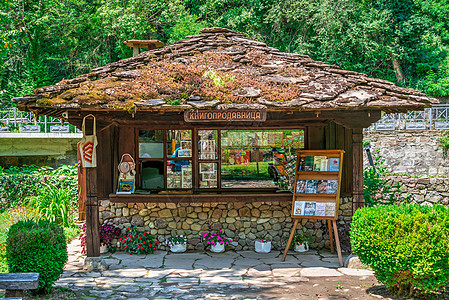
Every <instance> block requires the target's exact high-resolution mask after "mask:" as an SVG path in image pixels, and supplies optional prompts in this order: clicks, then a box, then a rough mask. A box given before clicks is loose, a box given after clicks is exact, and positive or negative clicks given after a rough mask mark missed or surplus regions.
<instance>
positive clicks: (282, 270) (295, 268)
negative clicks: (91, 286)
mask: <svg viewBox="0 0 449 300" xmlns="http://www.w3.org/2000/svg"><path fill="white" fill-rule="evenodd" d="M271 271H272V272H273V276H276V277H278V276H282V277H291V276H296V275H298V274H299V272H300V271H301V267H300V265H298V264H295V265H285V264H273V265H271Z"/></svg>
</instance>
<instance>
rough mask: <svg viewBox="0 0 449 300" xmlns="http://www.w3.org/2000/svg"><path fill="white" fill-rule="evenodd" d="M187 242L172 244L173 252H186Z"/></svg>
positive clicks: (171, 249)
mask: <svg viewBox="0 0 449 300" xmlns="http://www.w3.org/2000/svg"><path fill="white" fill-rule="evenodd" d="M186 249H187V244H177V245H172V246H170V251H171V252H186Z"/></svg>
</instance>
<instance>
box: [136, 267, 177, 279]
mask: <svg viewBox="0 0 449 300" xmlns="http://www.w3.org/2000/svg"><path fill="white" fill-rule="evenodd" d="M175 271H176V270H173V269H157V270H148V273H147V274H146V275H145V276H144V277H142V278H148V279H152V280H154V281H157V280H160V279H162V278H164V277H165V276H167V275H169V274H171V273H173V272H175Z"/></svg>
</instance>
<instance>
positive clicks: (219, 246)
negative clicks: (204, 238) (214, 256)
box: [210, 243, 225, 253]
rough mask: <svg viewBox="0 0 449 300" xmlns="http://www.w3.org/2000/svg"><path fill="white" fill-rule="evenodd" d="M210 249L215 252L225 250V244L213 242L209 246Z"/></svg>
mask: <svg viewBox="0 0 449 300" xmlns="http://www.w3.org/2000/svg"><path fill="white" fill-rule="evenodd" d="M210 251H212V252H215V253H220V252H224V251H225V245H224V244H218V243H217V244H214V245H212V246H210Z"/></svg>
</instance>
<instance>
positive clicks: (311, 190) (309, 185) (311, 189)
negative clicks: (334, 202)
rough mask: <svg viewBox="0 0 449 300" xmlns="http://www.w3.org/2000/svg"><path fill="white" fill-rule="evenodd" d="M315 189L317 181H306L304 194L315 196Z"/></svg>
mask: <svg viewBox="0 0 449 300" xmlns="http://www.w3.org/2000/svg"><path fill="white" fill-rule="evenodd" d="M316 188H317V181H316V180H307V182H306V193H308V194H315V193H316Z"/></svg>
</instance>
